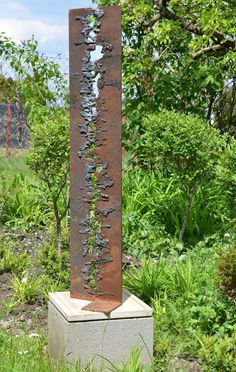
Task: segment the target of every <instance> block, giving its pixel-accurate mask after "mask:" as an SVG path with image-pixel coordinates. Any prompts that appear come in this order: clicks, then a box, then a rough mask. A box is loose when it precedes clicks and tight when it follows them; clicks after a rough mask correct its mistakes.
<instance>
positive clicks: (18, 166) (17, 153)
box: [0, 149, 35, 179]
mask: <svg viewBox="0 0 236 372" xmlns="http://www.w3.org/2000/svg"><path fill="white" fill-rule="evenodd" d="M26 153H27V151H26V150H15V149H14V150H12V151H10V153H9V157H8V158H7V159H6V155H5V150H3V149H0V173H2V172H5V173H6V174H7V175H8V176H10V177H11V178H12V179H13V178H14V176H16V175H19V173H23V174H24V175H25V176H27V177H29V178H32V177H33V178H35V175H34V173H33V172H32V171H31V169H30V168H29V167H28V166H27V164H26Z"/></svg>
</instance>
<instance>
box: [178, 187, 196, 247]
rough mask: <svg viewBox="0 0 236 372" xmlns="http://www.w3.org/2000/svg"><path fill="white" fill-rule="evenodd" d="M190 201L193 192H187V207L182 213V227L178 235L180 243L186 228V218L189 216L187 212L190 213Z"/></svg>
mask: <svg viewBox="0 0 236 372" xmlns="http://www.w3.org/2000/svg"><path fill="white" fill-rule="evenodd" d="M192 200H193V191H192V192H189V193H188V195H187V205H186V208H185V212H184V219H183V223H182V227H181V230H180V233H179V240H180V241H182V240H183V236H184V233H185V229H186V226H187V223H188V216H189V212H190V209H191V206H192Z"/></svg>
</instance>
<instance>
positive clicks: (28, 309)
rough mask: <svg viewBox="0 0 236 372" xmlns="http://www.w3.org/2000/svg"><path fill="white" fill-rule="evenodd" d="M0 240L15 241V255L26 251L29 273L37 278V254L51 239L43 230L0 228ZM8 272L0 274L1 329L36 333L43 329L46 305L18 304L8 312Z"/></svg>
mask: <svg viewBox="0 0 236 372" xmlns="http://www.w3.org/2000/svg"><path fill="white" fill-rule="evenodd" d="M0 237H1V238H0V239H1V241H4V240H7V239H10V240H11V241H13V242H14V244H13V248H12V249H13V251H14V253H15V254H19V253H23V252H26V253H27V254H28V255H29V257H30V261H31V262H32V270H33V271H34V272H36V273H37V275H40V271H41V270H40V267H39V266H38V253H39V250H40V247H42V245H43V244H45V243H46V242H47V241H49V239H50V237H49V235H48V233H47V232H45V231H30V232H27V233H25V232H21V231H18V230H13V229H8V228H1V229H0ZM11 279H12V274H11V273H3V274H1V275H0V326H1V327H3V328H5V329H9V330H11V331H12V333H14V334H17V333H20V332H25V331H29V332H36V331H37V330H38V329H39V328H45V327H46V321H47V306H46V304H43V303H40V302H39V303H36V304H35V303H34V304H17V305H16V306H15V308H14V310H13V311H12V312H10V313H8V308H7V304H8V303H9V302H13V299H12V295H13V291H12V289H11Z"/></svg>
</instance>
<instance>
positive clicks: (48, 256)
mask: <svg viewBox="0 0 236 372" xmlns="http://www.w3.org/2000/svg"><path fill="white" fill-rule="evenodd" d="M39 260H40V263H41V265H42V266H43V267H44V270H45V274H46V275H47V276H48V277H49V278H50V279H51V280H53V281H54V282H56V283H60V285H62V284H63V285H64V286H65V287H67V288H69V283H70V266H69V253H68V251H63V252H62V253H61V254H59V253H58V251H57V247H56V244H55V243H46V244H44V245H43V247H42V249H41V251H40V253H39Z"/></svg>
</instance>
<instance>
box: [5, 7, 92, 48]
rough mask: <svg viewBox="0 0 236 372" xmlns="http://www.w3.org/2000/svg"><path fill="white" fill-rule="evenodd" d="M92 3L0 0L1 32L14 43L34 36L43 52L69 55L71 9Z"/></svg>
mask: <svg viewBox="0 0 236 372" xmlns="http://www.w3.org/2000/svg"><path fill="white" fill-rule="evenodd" d="M91 6H93V5H92V0H15V1H11V0H0V32H5V33H6V35H7V36H10V37H12V38H13V39H14V40H15V41H20V40H26V39H29V38H31V36H32V34H34V35H35V38H36V40H38V42H39V50H40V52H42V53H44V54H47V55H54V54H55V55H56V54H62V55H68V10H69V9H75V8H87V7H91Z"/></svg>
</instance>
